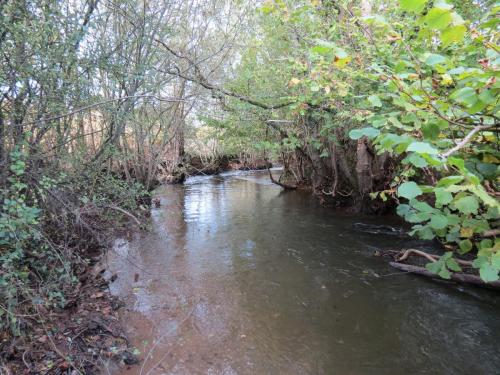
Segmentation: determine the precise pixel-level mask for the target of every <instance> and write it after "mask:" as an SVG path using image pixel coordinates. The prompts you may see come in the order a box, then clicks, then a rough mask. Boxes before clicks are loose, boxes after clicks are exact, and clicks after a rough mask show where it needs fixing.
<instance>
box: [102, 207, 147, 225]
mask: <svg viewBox="0 0 500 375" xmlns="http://www.w3.org/2000/svg"><path fill="white" fill-rule="evenodd" d="M103 207H105V208H109V209H111V210H115V211H119V212H121V213H122V214H125V215H127V216H128V217H130V218H131V219H133V220H134V221H135V222H136V223H137V225H139V226H140V225H141V222H140V221H139V219H138V218H137V217H135V216H134V215H132V214H131V213H130V212H128V211H126V210H124V209H123V208H120V207H118V206H113V205H108V204H107V205H104V206H103Z"/></svg>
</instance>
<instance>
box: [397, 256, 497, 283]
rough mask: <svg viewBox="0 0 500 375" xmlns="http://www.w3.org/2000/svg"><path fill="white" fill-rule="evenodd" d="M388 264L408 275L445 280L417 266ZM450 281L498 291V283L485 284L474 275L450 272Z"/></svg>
mask: <svg viewBox="0 0 500 375" xmlns="http://www.w3.org/2000/svg"><path fill="white" fill-rule="evenodd" d="M389 264H390V265H391V266H392V267H394V268H397V269H398V270H401V271H405V272H410V273H414V274H416V275H421V276H427V277H430V278H432V279H439V280H445V279H442V278H441V277H440V276H439V275H437V274H435V273H432V272H430V271H428V270H427V269H425V268H424V267H417V266H412V265H410V264H403V263H398V262H390V263H389ZM450 280H452V281H455V282H458V283H463V284H472V285H477V286H482V287H486V288H491V289H496V290H500V281H493V282H489V283H485V282H484V281H483V280H481V278H480V277H479V276H475V275H468V274H465V273H456V272H452V273H451V277H450Z"/></svg>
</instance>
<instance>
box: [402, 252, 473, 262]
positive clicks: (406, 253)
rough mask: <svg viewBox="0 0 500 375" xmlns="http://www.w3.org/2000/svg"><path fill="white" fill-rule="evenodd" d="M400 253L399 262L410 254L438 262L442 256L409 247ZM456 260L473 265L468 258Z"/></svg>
mask: <svg viewBox="0 0 500 375" xmlns="http://www.w3.org/2000/svg"><path fill="white" fill-rule="evenodd" d="M399 254H401V255H399V256H397V257H396V261H398V262H402V261H404V260H406V259H408V258H409V257H410V255H418V256H421V257H424V258H426V259H428V260H430V261H431V262H437V261H438V260H439V258H441V257H440V256H439V255H434V254H429V253H426V252H425V251H421V250H415V249H408V250H405V251H404V252H400V253H399ZM455 261H456V262H457V263H459V264H461V265H463V266H472V262H469V261H467V260H462V259H455Z"/></svg>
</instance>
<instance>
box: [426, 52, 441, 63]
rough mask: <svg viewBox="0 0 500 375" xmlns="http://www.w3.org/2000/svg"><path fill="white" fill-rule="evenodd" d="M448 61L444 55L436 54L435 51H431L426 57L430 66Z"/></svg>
mask: <svg viewBox="0 0 500 375" xmlns="http://www.w3.org/2000/svg"><path fill="white" fill-rule="evenodd" d="M445 61H446V58H445V57H444V56H441V55H438V54H435V53H430V54H429V55H428V56H427V58H426V59H425V63H426V64H427V65H430V66H434V65H437V64H442V63H444V62H445Z"/></svg>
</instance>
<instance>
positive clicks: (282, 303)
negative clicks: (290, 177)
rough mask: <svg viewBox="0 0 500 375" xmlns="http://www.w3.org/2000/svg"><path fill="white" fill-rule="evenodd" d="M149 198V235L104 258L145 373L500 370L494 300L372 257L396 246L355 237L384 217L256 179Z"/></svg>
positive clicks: (199, 181) (199, 182)
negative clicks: (340, 208) (157, 201)
mask: <svg viewBox="0 0 500 375" xmlns="http://www.w3.org/2000/svg"><path fill="white" fill-rule="evenodd" d="M158 194H159V197H160V198H161V207H160V208H158V209H154V210H153V212H152V215H153V231H152V232H151V233H139V234H136V237H135V238H134V239H133V240H131V241H127V240H125V239H119V240H117V242H116V244H115V251H114V252H112V253H111V254H110V259H109V262H110V272H116V273H118V278H117V280H116V281H115V282H114V283H113V284H112V286H111V288H112V291H113V293H115V294H118V295H121V296H123V297H125V298H126V300H127V306H128V309H129V312H128V313H127V314H125V319H127V322H130V335H132V336H133V337H134V342H135V343H136V345H137V346H138V347H140V348H141V349H142V350H143V352H144V353H149V352H151V357H150V358H148V360H147V361H146V364H145V365H144V369H143V374H144V373H146V372H148V371H149V373H150V374H191V373H213V374H223V373H231V374H233V373H234V374H332V373H335V374H337V373H338V374H380V373H383V374H401V373H429V374H434V373H439V374H460V373H463V374H469V373H471V372H475V373H478V374H493V373H495V372H496V371H497V369H498V368H500V357H499V354H498V352H499V350H498V349H499V346H498V344H497V343H498V342H499V340H500V321H499V320H498V317H499V312H500V310H499V306H500V302H499V301H498V297H497V296H496V295H494V294H491V293H489V292H487V291H483V290H478V289H468V288H464V287H456V286H452V287H450V286H449V285H442V284H440V283H436V282H429V281H427V280H423V279H421V278H418V277H413V276H409V275H404V274H400V273H397V272H394V270H392V269H390V268H389V267H388V266H387V265H386V264H385V263H384V262H383V261H382V260H380V259H378V258H374V257H373V256H372V253H373V250H374V249H380V248H397V247H399V246H403V243H402V242H403V240H401V239H398V238H395V237H390V236H382V235H368V234H360V233H359V232H356V231H354V230H353V229H352V224H353V223H354V222H356V221H360V220H362V221H364V222H370V221H371V222H373V223H376V222H378V221H380V218H360V217H352V216H349V215H345V214H340V213H338V212H335V211H333V210H331V209H328V208H323V207H320V206H318V205H317V203H316V202H315V201H314V200H313V198H312V197H310V195H308V194H306V193H303V192H287V193H283V191H282V190H281V189H280V188H279V187H277V186H275V185H272V184H270V183H269V181H268V179H267V176H266V175H265V173H247V174H232V175H226V176H222V177H221V176H217V177H207V178H196V179H192V180H190V181H188V183H187V184H186V185H185V186H165V187H162V188H161V189H160V190H159V192H158ZM383 221H384V222H383V224H388V222H389V223H390V219H387V218H384V219H383ZM396 224H399V223H398V222H396ZM144 341H147V343H146V344H144ZM140 372H141V371H140V369H138V368H135V369H134V368H132V369H131V370H130V371H129V372H128V373H130V374H139V373H140Z"/></svg>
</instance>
